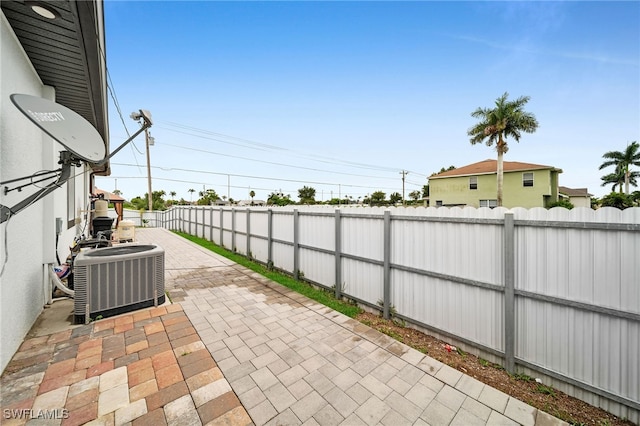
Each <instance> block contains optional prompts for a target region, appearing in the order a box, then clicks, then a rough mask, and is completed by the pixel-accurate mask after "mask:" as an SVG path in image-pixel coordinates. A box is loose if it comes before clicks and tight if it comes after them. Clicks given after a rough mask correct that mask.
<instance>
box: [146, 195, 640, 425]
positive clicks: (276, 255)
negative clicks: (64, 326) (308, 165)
mask: <svg viewBox="0 0 640 426" xmlns="http://www.w3.org/2000/svg"><path fill="white" fill-rule="evenodd" d="M154 222H155V223H154V225H156V226H164V227H166V228H169V229H174V230H180V231H183V232H186V233H189V234H191V235H195V236H199V237H202V238H205V239H208V240H211V241H213V242H215V243H216V244H219V245H222V246H224V247H226V248H228V249H231V250H234V251H236V252H238V253H240V254H243V255H245V256H247V257H249V258H251V259H254V260H257V261H259V262H262V263H264V264H266V265H269V266H272V267H274V268H276V269H280V270H283V271H287V272H289V273H291V274H293V275H294V277H296V278H303V279H304V280H306V281H309V282H311V283H314V284H317V285H320V286H323V287H325V288H333V289H334V291H335V293H336V296H338V297H340V296H345V297H348V298H350V299H353V300H355V301H357V302H358V303H360V304H362V305H366V306H369V307H375V308H379V305H380V304H382V306H383V308H382V311H383V314H384V315H385V317H387V318H388V317H389V315H390V313H391V312H394V313H395V315H396V316H397V317H399V318H401V319H405V320H406V321H407V322H409V323H412V324H414V325H417V326H419V327H423V328H426V329H429V330H431V331H432V332H434V333H435V334H437V335H439V336H441V337H444V338H448V339H451V340H452V341H455V342H457V343H458V344H459V345H460V344H462V345H463V346H465V347H466V348H475V350H476V351H479V353H481V354H484V355H485V356H489V357H491V356H493V357H494V358H496V359H502V360H504V365H505V368H506V369H507V370H508V371H511V372H514V371H516V369H517V370H519V371H527V372H529V374H531V375H533V374H536V375H538V376H540V375H542V376H543V377H545V379H546V380H551V381H552V383H553V385H554V386H556V387H557V388H559V389H560V390H563V391H565V392H567V393H569V394H572V395H575V396H577V397H579V398H582V399H584V400H585V401H587V402H589V403H591V404H593V405H597V406H600V407H602V408H604V409H606V410H608V411H610V412H612V413H614V414H617V415H619V416H622V417H626V418H628V419H630V420H632V421H635V422H638V421H639V420H640V358H639V354H640V208H633V209H627V210H623V211H621V210H618V209H613V208H603V209H600V210H597V211H594V210H591V209H588V208H576V209H573V210H566V209H563V208H554V209H551V210H546V209H542V208H536V209H530V210H526V209H512V210H507V209H503V208H496V209H488V208H481V209H475V208H464V209H460V208H451V209H448V208H433V207H431V208H422V207H420V208H406V209H405V208H393V209H382V208H368V207H366V208H365V207H343V208H342V209H335V208H332V207H326V206H322V207H320V206H317V207H316V206H311V207H304V206H298V207H296V208H266V207H251V208H229V207H196V206H176V207H174V208H172V209H171V210H169V211H167V212H160V213H158V216H157V217H156V218H155V219H154ZM516 366H517V367H518V368H516Z"/></svg>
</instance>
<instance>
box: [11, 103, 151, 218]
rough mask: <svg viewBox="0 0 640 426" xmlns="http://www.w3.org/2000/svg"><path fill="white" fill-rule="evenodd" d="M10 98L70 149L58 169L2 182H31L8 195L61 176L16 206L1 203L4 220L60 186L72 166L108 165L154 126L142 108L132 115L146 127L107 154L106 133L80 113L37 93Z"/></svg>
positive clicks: (65, 152) (39, 125)
mask: <svg viewBox="0 0 640 426" xmlns="http://www.w3.org/2000/svg"><path fill="white" fill-rule="evenodd" d="M10 97H11V102H13V104H14V105H15V106H16V107H17V108H18V109H19V110H20V111H21V112H22V113H23V114H24V115H25V116H26V117H27V118H28V119H29V120H30V121H31V122H32V123H33V124H35V125H36V126H38V127H39V128H40V129H41V130H42V131H43V132H45V133H46V134H47V135H49V136H51V137H52V138H53V139H54V140H56V141H57V142H59V143H60V144H62V146H64V147H65V148H66V151H61V152H60V161H59V162H58V164H61V167H60V168H59V169H58V170H49V171H42V172H36V173H34V174H31V175H29V176H25V177H20V178H16V179H10V180H7V181H4V182H0V186H3V185H5V184H8V183H11V184H15V183H16V182H21V181H27V182H28V183H26V184H20V185H17V186H15V187H14V188H9V187H7V186H5V187H4V191H3V192H4V195H7V193H9V192H11V191H15V190H17V191H22V188H24V187H26V186H29V185H35V184H37V183H39V182H44V181H46V180H49V179H52V178H53V177H57V179H56V181H55V182H52V183H49V184H48V185H46V186H45V187H44V188H41V189H40V190H39V191H37V192H35V193H34V194H32V195H30V196H28V197H27V198H25V199H24V200H22V201H20V202H19V203H17V204H15V205H14V206H11V207H8V206H5V205H2V204H0V223H3V222H6V221H7V220H9V218H10V217H11V216H13V215H16V214H18V212H20V211H21V210H23V209H25V208H27V207H29V206H30V205H31V204H33V203H35V202H36V201H38V200H39V199H41V198H42V197H44V196H46V195H47V194H49V193H51V192H52V191H54V190H55V189H57V188H60V186H61V185H62V184H64V183H65V182H66V181H67V180H68V179H69V177H70V176H71V166H80V165H81V162H82V161H86V162H88V163H93V164H96V165H102V164H106V163H107V162H108V161H109V159H110V158H111V157H113V156H114V155H115V154H116V153H117V152H118V151H120V150H121V149H122V148H123V147H124V146H125V145H126V144H128V143H129V142H131V141H132V140H133V139H134V138H135V137H136V136H138V135H139V134H140V133H142V132H143V131H144V130H145V129H147V128H149V127H151V124H152V122H151V114H150V113H149V112H148V111H145V110H140V113H135V117H132V118H134V119H135V120H138V121H140V120H142V127H141V128H140V129H139V130H138V131H137V132H135V133H134V134H133V135H132V136H131V137H129V139H127V140H126V141H124V142H123V143H122V145H120V146H119V147H118V148H116V149H115V150H113V151H112V152H111V154H109V155H108V156H107V150H106V148H105V144H104V141H103V140H102V136H100V133H98V131H97V130H96V128H95V127H93V125H91V123H89V122H88V121H87V120H85V119H84V117H82V116H81V115H80V114H78V113H76V112H75V111H72V110H70V109H69V108H67V107H65V106H63V105H60V104H57V103H55V102H53V101H50V100H48V99H42V98H38V97H36V96H31V95H23V94H19V93H14V94H13V95H11V96H10Z"/></svg>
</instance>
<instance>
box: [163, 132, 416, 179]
mask: <svg viewBox="0 0 640 426" xmlns="http://www.w3.org/2000/svg"><path fill="white" fill-rule="evenodd" d="M167 124H169V125H171V126H174V127H178V128H182V129H186V130H190V131H194V132H198V133H203V134H205V135H212V136H216V137H210V136H203V135H197V134H192V133H187V132H184V131H180V130H175V129H171V128H167V127H162V126H159V127H160V128H163V129H166V130H169V131H173V132H177V133H182V134H186V135H189V136H194V137H199V138H203V139H209V140H215V141H218V142H222V143H226V144H230V145H235V146H240V147H244V148H251V149H258V150H261V151H265V150H275V151H279V152H281V151H287V152H291V153H294V154H296V155H295V156H296V157H298V158H304V159H308V160H312V161H317V162H321V163H325V164H342V165H346V166H349V167H356V168H363V169H369V170H378V171H386V172H393V173H395V172H398V171H399V169H398V168H392V167H385V166H379V165H372V164H366V163H359V162H354V161H346V160H341V159H336V158H332V157H327V156H324V155H319V154H305V153H300V152H299V151H295V150H292V149H289V148H284V147H280V146H277V145H270V144H265V143H260V142H254V141H251V140H248V139H243V138H239V137H236V136H230V135H225V134H223V133H217V132H212V131H209V130H204V129H199V128H196V127H192V126H187V125H183V124H178V123H173V122H167ZM220 137H223V138H228V139H232V140H234V141H238V142H230V141H227V140H224V139H220ZM411 173H413V174H416V175H418V176H425V177H426V176H427V175H424V174H422V173H418V172H411Z"/></svg>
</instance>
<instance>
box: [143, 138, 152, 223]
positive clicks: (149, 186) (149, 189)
mask: <svg viewBox="0 0 640 426" xmlns="http://www.w3.org/2000/svg"><path fill="white" fill-rule="evenodd" d="M144 136H145V140H146V145H147V189H148V191H149V196H148V198H149V211H152V210H153V192H151V157H150V156H149V146H150V145H153V138H152V137H150V136H149V129H148V128H147V129H144Z"/></svg>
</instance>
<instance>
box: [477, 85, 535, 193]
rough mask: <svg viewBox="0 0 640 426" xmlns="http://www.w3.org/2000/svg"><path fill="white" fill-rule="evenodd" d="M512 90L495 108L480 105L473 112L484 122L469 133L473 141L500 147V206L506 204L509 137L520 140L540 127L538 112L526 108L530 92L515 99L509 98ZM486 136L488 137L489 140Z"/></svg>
mask: <svg viewBox="0 0 640 426" xmlns="http://www.w3.org/2000/svg"><path fill="white" fill-rule="evenodd" d="M508 97H509V94H508V93H507V92H505V93H504V95H502V96H500V97H499V98H498V99H496V106H495V108H478V109H476V110H475V111H474V112H472V113H471V116H472V117H473V118H478V119H480V122H479V123H478V124H476V125H475V126H473V127H472V128H471V129H469V131H468V132H467V134H468V135H469V136H471V140H470V142H471V144H472V145H475V144H477V143H481V142H485V143H486V144H487V146H491V145H493V144H494V143H495V144H496V151H498V170H497V174H498V194H497V198H498V200H497V202H498V206H501V205H502V181H503V159H502V157H503V155H504V154H505V153H506V152H507V151H508V150H509V146H508V145H507V141H506V138H508V137H511V138H513V139H515V141H516V142H520V136H521V135H522V132H525V133H533V132H535V131H536V130H537V128H538V121H537V120H536V117H535V115H533V114H532V113H529V112H526V111H524V109H523V107H524V106H525V105H526V104H527V102H529V99H530V97H529V96H521V97H519V98H518V99H516V100H515V101H508V100H507V98H508ZM485 140H486V141H485Z"/></svg>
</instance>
